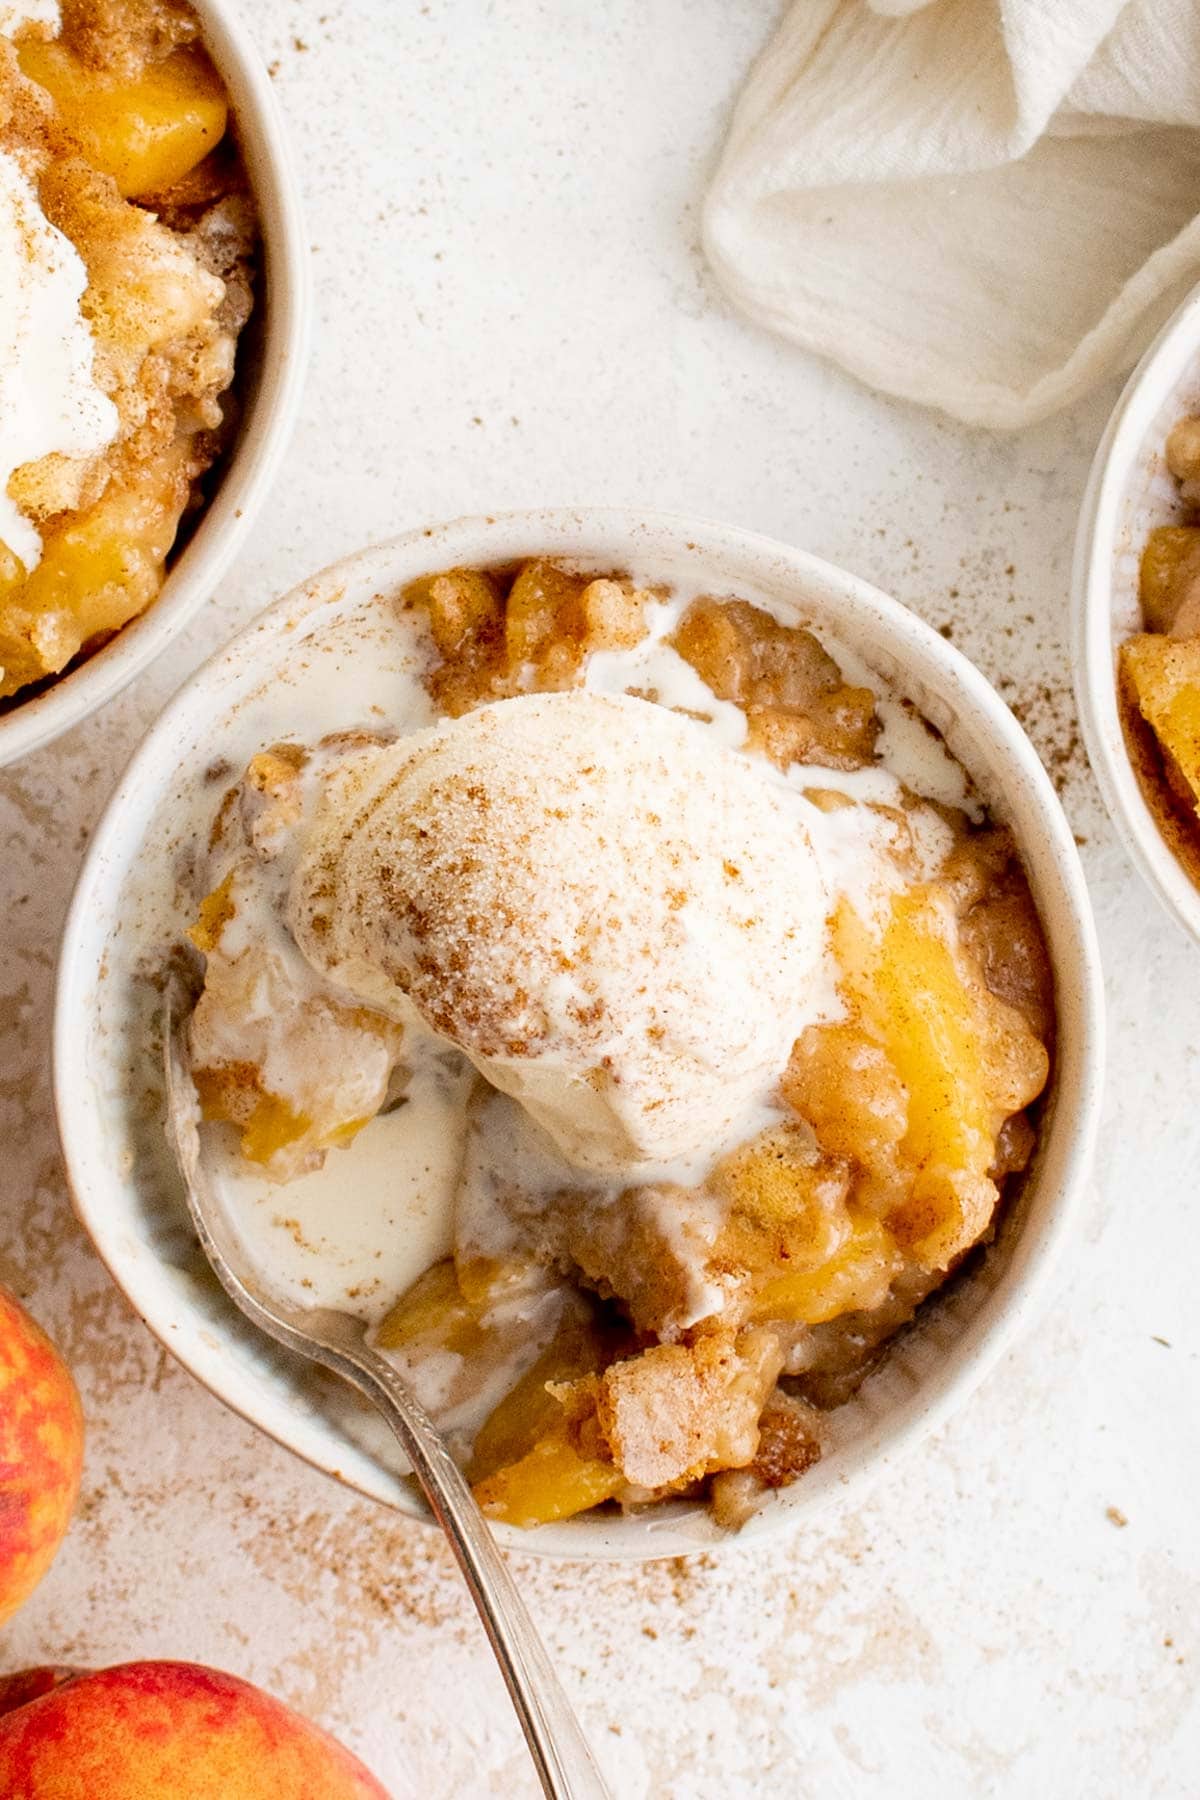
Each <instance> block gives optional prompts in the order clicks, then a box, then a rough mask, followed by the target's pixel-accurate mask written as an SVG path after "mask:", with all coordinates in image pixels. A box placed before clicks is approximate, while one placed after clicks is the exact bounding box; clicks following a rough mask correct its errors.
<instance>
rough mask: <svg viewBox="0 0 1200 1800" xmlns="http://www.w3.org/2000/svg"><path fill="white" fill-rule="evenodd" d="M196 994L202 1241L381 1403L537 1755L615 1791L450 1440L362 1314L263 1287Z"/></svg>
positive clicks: (190, 1113) (183, 1105)
mask: <svg viewBox="0 0 1200 1800" xmlns="http://www.w3.org/2000/svg"><path fill="white" fill-rule="evenodd" d="M188 1013H189V1007H188V997H187V995H186V992H185V989H184V986H183V982H182V980H181V979H180V978H178V977H172V980H171V982H170V983H169V985H168V991H167V1001H166V1016H165V1018H164V1022H163V1065H164V1077H165V1082H166V1099H167V1137H168V1141H169V1142H170V1145H171V1148H172V1150H173V1151H174V1154H175V1160H176V1162H177V1163H178V1166H179V1172H180V1175H181V1176H182V1178H183V1184H184V1188H185V1190H186V1194H187V1204H188V1211H189V1213H190V1214H191V1219H192V1223H193V1225H194V1226H195V1228H196V1235H197V1237H198V1238H199V1240H200V1246H201V1249H202V1250H203V1251H204V1254H205V1256H206V1257H207V1258H208V1261H209V1263H210V1265H211V1267H212V1270H213V1273H214V1274H215V1275H216V1277H217V1279H218V1281H219V1282H220V1283H221V1286H222V1287H223V1288H224V1289H225V1292H226V1293H227V1294H228V1295H229V1298H230V1299H231V1300H232V1301H233V1303H234V1305H235V1306H237V1307H239V1308H240V1309H241V1311H242V1312H243V1313H244V1314H245V1316H246V1317H247V1318H248V1319H249V1320H250V1322H251V1323H252V1324H253V1325H256V1326H257V1327H258V1329H259V1330H260V1331H264V1332H266V1333H267V1335H268V1336H269V1337H272V1338H274V1339H275V1340H276V1342H277V1343H280V1344H282V1345H283V1346H284V1347H285V1349H287V1350H291V1351H294V1352H295V1353H296V1354H297V1355H298V1356H304V1357H307V1358H308V1359H309V1360H310V1361H311V1362H316V1363H320V1364H321V1366H322V1367H323V1368H326V1369H329V1370H331V1371H332V1372H333V1373H334V1374H335V1375H340V1376H341V1377H342V1378H343V1379H344V1380H346V1381H348V1382H350V1383H351V1385H352V1386H354V1387H356V1388H357V1389H358V1391H359V1393H360V1394H362V1395H363V1396H364V1397H365V1398H366V1399H367V1400H369V1401H370V1402H371V1403H372V1405H374V1406H375V1407H377V1408H378V1410H379V1411H380V1413H381V1414H382V1415H383V1417H384V1418H385V1419H386V1421H387V1423H388V1424H389V1425H390V1426H391V1428H392V1430H393V1431H394V1433H395V1435H396V1438H397V1440H398V1442H399V1444H400V1447H401V1449H402V1450H403V1451H404V1454H405V1456H406V1457H407V1458H408V1460H409V1462H410V1463H411V1465H412V1471H413V1474H414V1475H415V1476H416V1478H417V1481H418V1482H419V1483H420V1485H421V1488H422V1491H423V1492H424V1495H425V1498H426V1500H427V1501H428V1502H429V1506H430V1510H431V1511H432V1512H433V1515H434V1517H435V1518H436V1519H437V1521H438V1524H439V1525H440V1526H441V1527H442V1530H443V1531H444V1532H445V1534H446V1536H447V1538H448V1539H449V1542H450V1548H451V1549H452V1550H453V1552H454V1555H455V1558H456V1559H457V1562H458V1566H459V1568H460V1570H461V1571H462V1574H463V1578H464V1580H465V1581H466V1584H467V1587H468V1588H469V1590H470V1593H471V1598H472V1600H473V1601H474V1602H475V1606H476V1608H477V1610H478V1612H479V1617H480V1620H481V1621H482V1624H483V1628H484V1630H485V1631H486V1633H487V1636H488V1641H489V1642H490V1644H491V1646H492V1649H493V1651H494V1653H495V1656H496V1660H497V1662H498V1663H499V1664H500V1670H501V1673H502V1674H503V1676H504V1680H505V1683H506V1685H507V1687H508V1692H509V1696H510V1698H511V1700H512V1703H513V1706H514V1707H515V1708H516V1712H517V1717H518V1719H519V1720H520V1722H521V1729H522V1731H523V1732H524V1733H525V1741H526V1743H527V1744H528V1746H529V1753H530V1755H531V1756H532V1758H533V1762H534V1766H535V1768H536V1769H537V1772H538V1776H539V1778H540V1780H541V1783H542V1788H543V1790H544V1792H545V1793H546V1794H547V1795H550V1796H551V1797H552V1800H605V1795H606V1792H607V1790H606V1789H605V1786H604V1783H603V1781H602V1779H601V1777H600V1773H599V1770H598V1769H597V1767H596V1764H595V1761H594V1759H593V1757H592V1753H591V1751H590V1749H589V1748H588V1745H587V1741H586V1739H585V1738H584V1736H583V1733H582V1731H581V1730H580V1728H579V1723H578V1721H577V1719H576V1718H575V1715H574V1713H573V1711H572V1709H571V1705H570V1702H569V1701H568V1699H567V1696H566V1694H565V1693H564V1692H563V1689H562V1686H561V1684H560V1683H559V1680H558V1676H557V1675H556V1674H555V1672H554V1669H553V1668H552V1666H551V1664H550V1659H549V1657H548V1656H547V1654H546V1649H545V1646H544V1645H543V1643H542V1641H541V1639H540V1638H539V1636H538V1634H537V1631H536V1629H535V1627H534V1624H533V1621H532V1619H531V1618H530V1617H529V1614H528V1612H527V1610H526V1608H525V1604H524V1602H523V1601H522V1600H521V1598H520V1596H519V1594H518V1593H517V1590H516V1587H515V1585H514V1583H513V1579H512V1577H511V1575H510V1574H509V1572H508V1569H507V1566H506V1565H505V1562H504V1559H503V1557H502V1556H501V1554H500V1550H499V1547H498V1546H497V1544H496V1541H495V1539H494V1538H493V1536H492V1534H491V1531H490V1529H489V1528H488V1524H487V1521H486V1520H485V1519H484V1516H483V1514H482V1513H481V1512H480V1510H479V1507H478V1505H477V1504H476V1502H475V1497H474V1495H473V1494H472V1492H471V1490H470V1488H469V1487H468V1485H467V1482H466V1480H465V1478H464V1476H463V1474H462V1471H461V1470H460V1469H459V1467H458V1465H457V1463H456V1462H455V1461H454V1458H453V1457H452V1456H451V1454H450V1451H449V1449H448V1448H447V1445H446V1442H445V1439H444V1438H443V1437H442V1435H441V1433H440V1432H439V1431H438V1429H437V1427H436V1426H435V1425H434V1423H433V1421H432V1420H431V1419H430V1417H429V1415H428V1413H427V1412H426V1411H425V1409H424V1407H423V1406H422V1405H421V1404H420V1402H419V1401H418V1400H417V1398H416V1397H415V1395H414V1394H412V1393H411V1392H410V1390H409V1388H408V1386H407V1385H406V1383H405V1382H404V1381H402V1380H401V1378H400V1375H399V1373H398V1372H397V1370H396V1369H395V1368H394V1367H393V1365H392V1364H391V1363H390V1362H388V1360H387V1358H386V1357H384V1356H381V1355H380V1353H379V1352H378V1351H377V1350H376V1349H374V1348H373V1347H372V1345H371V1344H370V1343H369V1342H368V1341H367V1328H366V1326H365V1324H364V1323H363V1321H362V1319H360V1318H357V1317H355V1315H354V1314H352V1313H345V1312H338V1311H334V1310H332V1309H331V1308H329V1307H319V1308H318V1307H313V1308H311V1309H310V1308H300V1307H296V1306H291V1305H288V1304H287V1303H286V1302H285V1301H282V1300H280V1299H277V1298H276V1297H275V1296H274V1295H272V1294H271V1293H270V1292H269V1290H268V1289H267V1288H266V1287H265V1286H264V1285H263V1283H262V1281H261V1280H260V1279H259V1277H258V1275H257V1273H256V1271H255V1270H254V1268H253V1266H252V1265H251V1263H250V1261H249V1259H248V1257H247V1256H246V1254H245V1251H244V1250H243V1249H242V1247H241V1245H240V1243H239V1240H238V1236H237V1233H236V1231H235V1229H234V1227H233V1224H232V1222H231V1220H230V1218H229V1215H228V1213H227V1211H226V1209H225V1207H224V1205H223V1204H222V1202H221V1199H220V1197H219V1195H218V1193H217V1189H216V1185H215V1184H214V1183H213V1182H211V1181H210V1180H209V1179H208V1177H207V1174H206V1171H205V1166H204V1159H203V1156H202V1155H201V1144H200V1109H199V1104H198V1101H197V1097H196V1088H195V1084H194V1082H193V1081H192V1076H191V1067H190V1059H189V1055H188V1048H187V1018H188Z"/></svg>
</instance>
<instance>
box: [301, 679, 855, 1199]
mask: <svg viewBox="0 0 1200 1800" xmlns="http://www.w3.org/2000/svg"><path fill="white" fill-rule="evenodd" d="M827 910H828V900H827V896H826V892H825V888H824V884H823V881H822V878H821V873H820V870H819V867H818V864H817V859H816V856H815V854H814V851H813V847H812V844H811V842H810V840H809V838H808V835H807V832H806V830H805V827H804V824H803V822H802V820H801V818H800V816H799V813H798V808H797V803H796V797H795V796H794V795H793V794H791V793H790V792H789V790H788V789H787V787H786V786H785V784H784V783H783V782H782V781H780V780H777V779H776V778H775V777H774V774H773V772H772V771H771V770H770V768H769V767H768V766H767V765H765V764H763V763H761V762H755V761H752V760H751V759H749V758H747V757H745V756H743V755H741V754H740V753H738V752H737V751H734V750H730V749H727V748H726V747H725V746H723V745H721V744H720V743H718V742H716V741H714V739H713V738H712V736H711V734H709V733H706V732H705V731H704V730H703V729H702V728H700V727H699V726H697V725H696V724H695V723H694V722H692V721H691V720H689V719H687V718H684V717H680V716H679V715H677V714H674V713H671V712H668V711H667V710H665V709H664V708H662V707H659V706H655V705H652V704H650V703H648V702H646V701H643V700H636V699H632V698H630V697H628V696H613V695H601V694H594V693H588V692H584V691H574V692H568V693H561V694H534V695H528V696H522V697H520V698H518V699H512V700H501V701H498V702H497V703H495V704H494V705H491V706H485V707H482V708H480V709H479V710H478V711H475V712H471V713H468V714H466V715H465V716H464V717H462V718H459V719H453V720H446V721H443V722H442V723H441V724H439V725H436V726H434V727H432V728H430V729H429V730H426V731H420V732H417V733H416V734H414V735H413V736H411V737H408V738H405V739H403V740H402V741H401V742H399V743H397V744H394V745H390V746H388V747H386V748H384V749H381V750H376V751H373V752H371V753H368V754H365V755H362V756H360V757H358V758H357V759H355V761H354V762H353V764H351V765H350V766H348V767H347V768H346V769H345V770H343V772H342V773H341V774H340V775H339V776H338V777H337V778H336V779H335V780H333V781H331V782H330V783H329V784H328V785H327V787H326V790H325V792H324V794H323V796H322V799H321V801H320V802H319V804H318V807H317V811H316V814H315V817H314V821H313V825H312V828H311V831H310V835H309V837H308V839H307V842H306V845H305V849H304V853H303V855H302V857H301V861H300V863H299V866H298V868H297V872H296V876H295V879H294V882H293V885H292V890H291V899H290V923H291V927H292V931H293V933H294V935H295V938H296V941H297V942H298V943H299V945H300V947H301V949H302V950H303V952H304V954H305V955H306V956H307V957H308V958H309V960H310V962H312V963H313V964H314V965H315V966H316V967H317V968H318V969H319V970H321V971H322V972H323V973H325V974H328V975H329V976H331V977H332V978H333V979H334V980H336V981H338V982H339V983H341V984H342V985H343V986H345V987H347V988H349V989H350V990H352V991H353V992H354V993H356V994H357V995H358V996H359V997H361V998H362V999H363V1000H364V1001H367V1002H369V1003H371V1004H375V1005H382V1006H384V1007H387V1008H389V1009H391V1010H397V1009H399V1010H400V1011H402V1012H403V1011H404V1010H405V1008H406V1007H408V1006H410V1005H411V1006H413V1007H415V1008H416V1009H417V1011H418V1012H419V1013H420V1014H421V1015H422V1016H423V1018H424V1019H425V1021H426V1022H427V1023H428V1024H429V1025H430V1026H432V1028H433V1029H434V1030H435V1031H437V1032H439V1033H441V1034H442V1035H444V1036H445V1037H447V1038H449V1039H451V1040H452V1041H453V1042H454V1043H455V1044H457V1045H458V1046H459V1047H460V1048H461V1049H462V1050H463V1051H464V1052H465V1053H466V1054H467V1056H469V1057H470V1059H471V1060H472V1062H473V1063H474V1064H475V1065H476V1067H477V1068H478V1069H479V1070H480V1071H481V1073H482V1074H483V1075H484V1076H485V1077H486V1078H487V1080H488V1081H490V1082H491V1083H492V1084H493V1086H495V1087H497V1088H499V1089H500V1090H501V1091H502V1092H504V1093H507V1094H510V1095H512V1096H513V1097H514V1098H515V1099H516V1100H518V1101H519V1102H520V1103H521V1104H522V1105H523V1106H524V1107H525V1109H526V1110H527V1112H528V1113H530V1114H531V1115H532V1117H533V1118H534V1119H535V1120H536V1121H537V1122H538V1123H539V1124H540V1125H541V1126H543V1127H544V1129H545V1130H546V1131H547V1132H549V1133H550V1135H551V1136H552V1137H553V1139H554V1140H555V1142H556V1144H557V1145H558V1147H559V1149H560V1151H561V1152H562V1154H563V1155H564V1156H565V1157H566V1158H567V1159H568V1160H569V1161H570V1162H571V1163H573V1164H574V1165H575V1166H576V1167H578V1168H581V1169H586V1170H590V1171H596V1172H599V1173H604V1174H607V1175H612V1174H621V1175H628V1176H631V1177H636V1178H639V1179H644V1178H645V1177H646V1176H647V1175H648V1174H649V1173H651V1172H653V1171H662V1170H663V1169H665V1168H667V1167H669V1166H672V1165H675V1166H679V1165H680V1164H686V1165H687V1166H688V1167H689V1168H696V1167H697V1166H700V1165H702V1164H703V1162H704V1161H705V1160H706V1158H711V1156H712V1155H713V1154H715V1153H716V1151H717V1150H718V1149H719V1148H721V1147H722V1146H723V1145H724V1144H725V1143H727V1142H729V1141H731V1140H732V1139H733V1138H734V1136H735V1135H737V1134H740V1130H741V1128H742V1127H743V1126H744V1125H745V1124H746V1122H747V1121H751V1122H752V1121H754V1120H755V1119H756V1118H757V1117H758V1116H759V1114H760V1113H761V1110H762V1109H763V1108H764V1107H766V1106H768V1105H769V1104H770V1101H771V1098H772V1095H773V1091H774V1088H775V1084H776V1082H777V1080H778V1077H779V1075H780V1074H781V1072H782V1070H783V1068H784V1066H785V1064H786V1062H787V1059H788V1055H789V1052H790V1050H791V1046H792V1043H793V1040H794V1038H795V1035H796V1032H797V1030H798V1029H799V1028H800V1027H801V1025H802V1024H803V1023H804V1022H805V1017H806V1014H807V1017H810V1018H811V1017H812V1016H813V1015H814V1009H813V1005H812V996H813V994H814V993H815V992H816V990H817V988H818V987H819V985H820V983H819V969H820V967H821V964H822V959H823V953H824V948H825V937H826V914H827Z"/></svg>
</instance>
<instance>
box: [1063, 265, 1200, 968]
mask: <svg viewBox="0 0 1200 1800" xmlns="http://www.w3.org/2000/svg"><path fill="white" fill-rule="evenodd" d="M1195 412H1200V288H1195V289H1194V290H1193V291H1192V293H1191V294H1190V295H1189V296H1188V298H1187V299H1186V300H1185V301H1184V303H1183V305H1182V306H1181V307H1180V308H1179V311H1178V312H1177V313H1175V315H1174V316H1173V317H1172V318H1171V319H1170V320H1168V322H1167V324H1166V326H1165V327H1164V328H1163V330H1162V331H1161V332H1160V334H1159V336H1158V337H1157V338H1156V339H1155V341H1154V343H1153V344H1151V346H1150V348H1149V350H1147V352H1146V354H1145V356H1144V357H1143V358H1142V360H1141V362H1140V363H1139V364H1138V366H1137V368H1136V369H1135V370H1134V372H1133V374H1132V375H1131V376H1130V378H1129V382H1128V384H1127V385H1126V388H1125V391H1124V393H1123V394H1122V395H1121V398H1120V400H1119V401H1118V402H1117V405H1116V409H1115V410H1114V412H1113V415H1112V417H1111V419H1110V420H1109V422H1108V427H1107V429H1106V431H1105V433H1104V436H1103V438H1102V439H1101V440H1100V447H1099V449H1098V450H1097V451H1096V457H1095V461H1094V462H1093V464H1092V472H1091V475H1090V477H1089V479H1088V485H1087V491H1086V493H1085V494H1084V500H1083V508H1082V511H1081V513H1080V518H1079V530H1078V534H1077V536H1076V539H1075V562H1074V570H1073V574H1072V602H1071V604H1072V626H1073V637H1074V645H1073V649H1074V663H1075V694H1076V698H1077V700H1078V703H1079V714H1080V719H1081V722H1082V725H1083V736H1084V742H1085V743H1086V745H1087V751H1088V756H1089V757H1090V759H1091V764H1092V768H1093V769H1094V770H1095V773H1096V780H1097V781H1098V782H1099V784H1100V792H1101V794H1102V795H1103V797H1104V804H1105V806H1106V807H1107V808H1108V811H1109V813H1110V815H1111V817H1112V821H1113V823H1114V825H1115V826H1116V828H1117V831H1118V832H1119V834H1120V837H1121V840H1122V842H1123V843H1124V845H1125V848H1126V850H1127V851H1128V852H1129V855H1130V857H1131V858H1132V860H1133V863H1134V866H1135V867H1136V869H1137V871H1138V873H1139V874H1140V875H1141V877H1142V879H1143V880H1144V881H1145V882H1146V883H1147V885H1148V886H1149V887H1150V889H1151V890H1152V892H1153V893H1154V895H1155V896H1156V898H1157V899H1158V900H1159V901H1161V903H1162V905H1163V906H1165V907H1166V909H1167V911H1168V912H1169V913H1170V914H1171V917H1172V918H1173V919H1175V920H1177V921H1178V923H1179V924H1180V925H1182V926H1183V928H1184V930H1185V931H1187V932H1190V933H1191V935H1192V937H1194V938H1195V939H1196V940H1197V941H1198V942H1200V887H1197V886H1196V884H1195V882H1194V881H1193V880H1192V879H1191V877H1190V876H1189V874H1188V872H1187V870H1186V869H1185V868H1184V866H1183V864H1182V863H1181V862H1180V861H1179V859H1178V857H1177V856H1176V855H1175V853H1174V851H1173V850H1172V848H1171V846H1170V844H1169V843H1168V842H1167V840H1166V838H1165V837H1164V836H1163V834H1162V831H1161V829H1160V827H1159V824H1158V821H1157V819H1156V818H1155V815H1154V811H1153V809H1152V807H1151V806H1150V805H1149V803H1148V801H1147V799H1146V796H1145V793H1144V792H1143V790H1142V786H1141V783H1140V781H1139V779H1138V776H1137V773H1136V771H1135V769H1134V766H1133V763H1132V761H1131V759H1130V755H1129V750H1128V747H1127V745H1126V742H1125V734H1124V731H1123V729H1122V725H1121V715H1120V708H1119V705H1118V699H1117V650H1118V647H1119V646H1120V644H1121V643H1123V642H1124V640H1125V639H1126V638H1127V637H1129V636H1131V635H1132V634H1133V633H1134V632H1135V631H1138V630H1140V629H1141V607H1140V604H1139V601H1138V566H1139V563H1140V561H1141V554H1142V549H1143V547H1144V545H1145V542H1146V539H1147V537H1148V536H1149V534H1150V532H1151V531H1152V530H1153V528H1154V527H1155V526H1156V525H1169V524H1171V523H1173V522H1176V521H1177V520H1178V519H1179V516H1180V508H1179V498H1178V493H1177V490H1176V484H1175V482H1174V480H1173V479H1172V477H1171V474H1170V472H1169V470H1168V469H1167V465H1166V461H1165V459H1164V456H1163V449H1164V446H1165V444H1166V440H1167V433H1168V432H1169V431H1170V429H1171V427H1172V425H1174V423H1175V421H1176V420H1177V419H1179V418H1181V417H1182V416H1183V415H1184V414H1185V413H1195Z"/></svg>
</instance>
